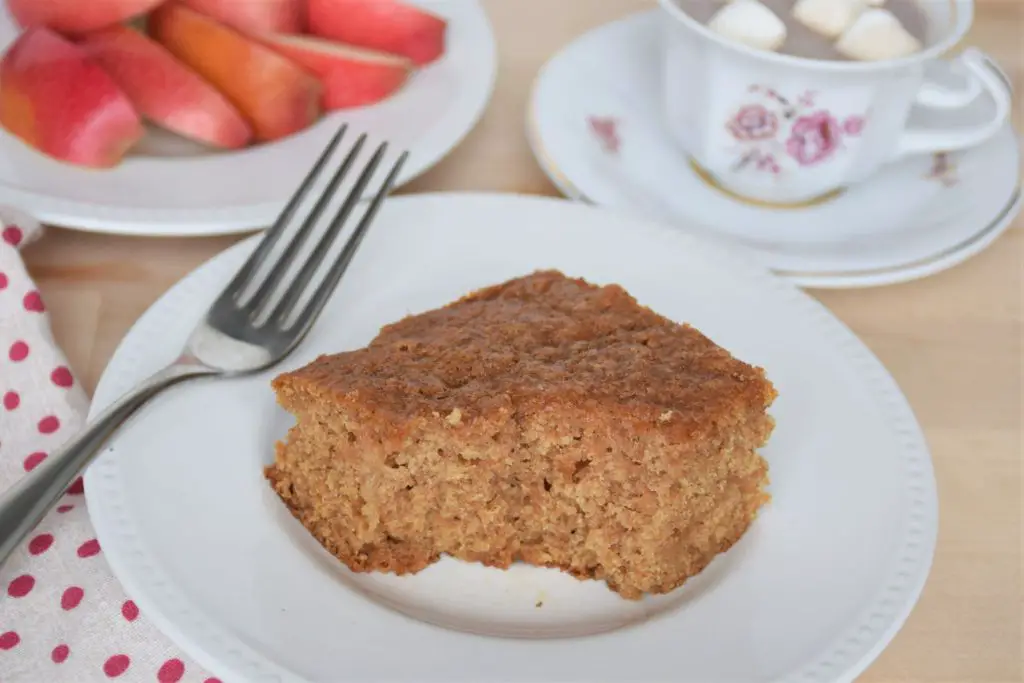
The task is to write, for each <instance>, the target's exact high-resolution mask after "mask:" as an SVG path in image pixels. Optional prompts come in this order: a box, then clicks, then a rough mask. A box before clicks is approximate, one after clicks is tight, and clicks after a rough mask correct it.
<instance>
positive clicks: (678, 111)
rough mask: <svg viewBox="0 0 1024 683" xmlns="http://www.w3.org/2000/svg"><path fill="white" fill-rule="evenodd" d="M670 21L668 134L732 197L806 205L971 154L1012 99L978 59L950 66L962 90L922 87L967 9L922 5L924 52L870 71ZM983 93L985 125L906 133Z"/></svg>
mask: <svg viewBox="0 0 1024 683" xmlns="http://www.w3.org/2000/svg"><path fill="white" fill-rule="evenodd" d="M660 2H661V5H662V7H663V8H664V11H665V13H666V14H667V15H668V18H669V21H667V22H666V24H667V36H666V41H665V45H664V55H663V56H664V69H663V74H662V87H663V93H662V94H663V97H664V101H663V105H664V110H665V115H666V125H667V128H668V130H669V132H670V134H671V135H672V137H673V138H674V140H675V142H676V143H678V144H679V145H680V146H681V147H682V149H683V151H684V152H685V153H686V154H688V155H689V156H690V157H691V159H692V161H693V162H694V163H695V165H696V166H697V167H698V171H701V172H702V173H703V174H704V175H705V176H707V177H708V178H709V179H710V180H712V181H713V182H715V183H716V184H718V185H719V186H720V187H721V188H722V189H724V190H726V191H728V192H731V193H733V194H735V195H738V196H740V197H742V198H746V199H751V200H757V201H760V202H768V203H771V204H779V205H794V204H805V203H807V202H814V201H815V200H818V199H822V198H826V197H829V196H831V195H834V194H835V193H837V192H839V191H841V190H842V189H843V188H846V187H848V186H850V185H854V184H856V183H859V182H861V181H864V180H865V179H867V178H869V177H870V176H871V175H873V174H874V173H876V172H877V171H878V170H879V169H881V168H882V167H883V166H885V165H886V164H888V163H891V162H893V161H896V160H899V159H902V158H904V157H907V156H910V155H915V154H927V153H934V152H951V151H955V150H960V149H966V148H969V147H974V146H977V145H980V144H982V143H984V142H985V141H987V140H988V139H989V138H991V137H992V136H994V135H995V134H996V133H997V132H999V130H1001V128H1002V127H1003V126H1004V125H1005V122H1006V120H1007V118H1008V116H1009V112H1010V102H1011V99H1012V95H1011V92H1010V90H1009V87H1008V86H1007V84H1006V82H1005V81H1004V79H1003V77H1002V76H1000V74H999V72H998V70H997V69H996V67H995V66H994V65H993V64H992V63H991V62H990V61H989V60H988V58H987V57H985V56H984V55H983V54H982V53H980V52H978V51H977V50H967V51H965V52H963V53H962V54H961V55H960V56H959V57H957V58H956V60H955V61H956V62H958V63H959V64H955V65H954V66H958V67H959V70H960V71H961V73H963V74H964V76H965V78H966V84H965V86H964V87H963V88H962V89H951V88H950V87H948V86H947V85H944V84H940V83H936V82H932V81H930V80H928V78H927V76H926V66H927V64H928V63H929V61H931V60H935V59H938V58H939V56H940V55H942V54H943V53H946V52H947V51H949V50H950V49H951V48H953V47H954V46H955V45H956V44H957V43H958V42H959V41H960V40H961V39H962V38H963V36H964V34H966V33H967V31H968V29H969V28H970V26H971V21H972V19H973V12H974V4H973V1H972V0H947V1H946V2H942V1H938V0H922V1H921V5H922V9H923V10H924V11H925V12H926V13H927V15H928V20H929V22H928V23H929V26H930V29H929V30H930V31H931V32H932V33H933V35H931V36H928V38H929V40H928V41H927V47H926V48H925V49H924V50H923V51H921V52H919V53H916V54H914V55H912V56H910V57H905V58H901V59H894V60H888V61H879V62H851V61H826V60H814V59H805V58H799V57H792V56H789V55H784V54H778V53H775V52H767V51H760V50H756V49H753V48H749V47H746V46H745V45H742V44H739V43H736V42H733V41H731V40H729V39H727V38H724V37H722V36H720V35H718V34H717V33H714V32H712V31H711V30H709V29H708V28H707V27H706V26H704V25H702V24H701V23H699V22H697V21H696V20H694V19H693V18H691V17H690V16H688V15H687V14H686V13H685V12H684V11H683V9H682V8H681V6H680V5H679V4H677V2H676V0H660ZM984 94H987V95H988V96H989V97H990V98H991V99H992V101H993V102H994V104H995V106H994V107H990V109H993V110H994V111H993V112H992V115H991V116H990V117H989V118H988V120H986V121H983V122H981V123H978V122H968V123H965V124H963V125H959V126H951V127H948V128H932V127H928V128H916V127H909V126H908V119H909V118H910V114H911V111H912V109H913V108H914V107H925V108H931V109H941V110H958V109H966V108H967V107H968V106H969V105H971V104H972V103H974V101H975V100H976V99H977V98H978V97H980V96H982V95H984Z"/></svg>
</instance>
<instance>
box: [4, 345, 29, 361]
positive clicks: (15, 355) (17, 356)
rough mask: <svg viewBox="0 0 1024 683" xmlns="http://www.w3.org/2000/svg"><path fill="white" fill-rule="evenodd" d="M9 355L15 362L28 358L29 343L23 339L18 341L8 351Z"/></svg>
mask: <svg viewBox="0 0 1024 683" xmlns="http://www.w3.org/2000/svg"><path fill="white" fill-rule="evenodd" d="M7 357H8V358H10V359H11V360H13V361H14V362H15V363H20V362H21V361H23V360H25V359H26V358H28V344H26V343H25V342H23V341H16V342H14V343H13V344H11V348H10V349H8V351H7Z"/></svg>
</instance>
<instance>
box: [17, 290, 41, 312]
mask: <svg viewBox="0 0 1024 683" xmlns="http://www.w3.org/2000/svg"><path fill="white" fill-rule="evenodd" d="M21 305H22V306H24V307H25V310H26V311H28V312H29V313H42V312H43V311H45V310H46V306H44V305H43V297H42V296H40V294H39V292H29V293H28V294H26V295H25V298H24V299H22V300H21Z"/></svg>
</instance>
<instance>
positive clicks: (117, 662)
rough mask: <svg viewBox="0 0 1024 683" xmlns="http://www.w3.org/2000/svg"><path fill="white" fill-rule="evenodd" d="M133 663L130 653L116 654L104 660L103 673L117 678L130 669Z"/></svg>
mask: <svg viewBox="0 0 1024 683" xmlns="http://www.w3.org/2000/svg"><path fill="white" fill-rule="evenodd" d="M131 663H132V660H131V659H129V658H128V655H114V656H113V657H110V658H108V659H107V661H105V662H103V673H105V674H107V676H109V677H110V678H117V677H118V676H120V675H121V674H123V673H124V672H125V671H127V670H128V667H129V665H131Z"/></svg>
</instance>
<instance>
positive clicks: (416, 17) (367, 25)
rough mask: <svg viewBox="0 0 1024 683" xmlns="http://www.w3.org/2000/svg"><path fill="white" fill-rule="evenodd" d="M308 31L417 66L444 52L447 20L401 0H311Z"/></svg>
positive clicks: (308, 7) (431, 60) (429, 61)
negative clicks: (386, 53)
mask: <svg viewBox="0 0 1024 683" xmlns="http://www.w3.org/2000/svg"><path fill="white" fill-rule="evenodd" d="M306 11H307V13H308V17H307V19H308V22H309V33H311V34H313V35H315V36H319V37H321V38H327V39H329V40H336V41H338V42H340V43H346V44H348V45H353V46H356V47H362V48H366V49H369V50H377V51H379V52H390V53H391V54H396V55H400V56H402V57H407V58H409V59H411V60H412V61H413V63H414V64H416V65H417V66H423V65H424V64H429V63H431V62H433V61H435V60H436V59H438V58H439V57H441V55H442V54H444V50H445V34H446V32H447V28H448V22H446V21H445V20H444V19H443V18H441V17H439V16H437V15H436V14H433V13H431V12H428V11H427V10H425V9H422V8H420V7H415V6H413V5H409V4H406V3H404V2H401V1H400V0H309V5H308V6H307V8H306Z"/></svg>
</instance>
